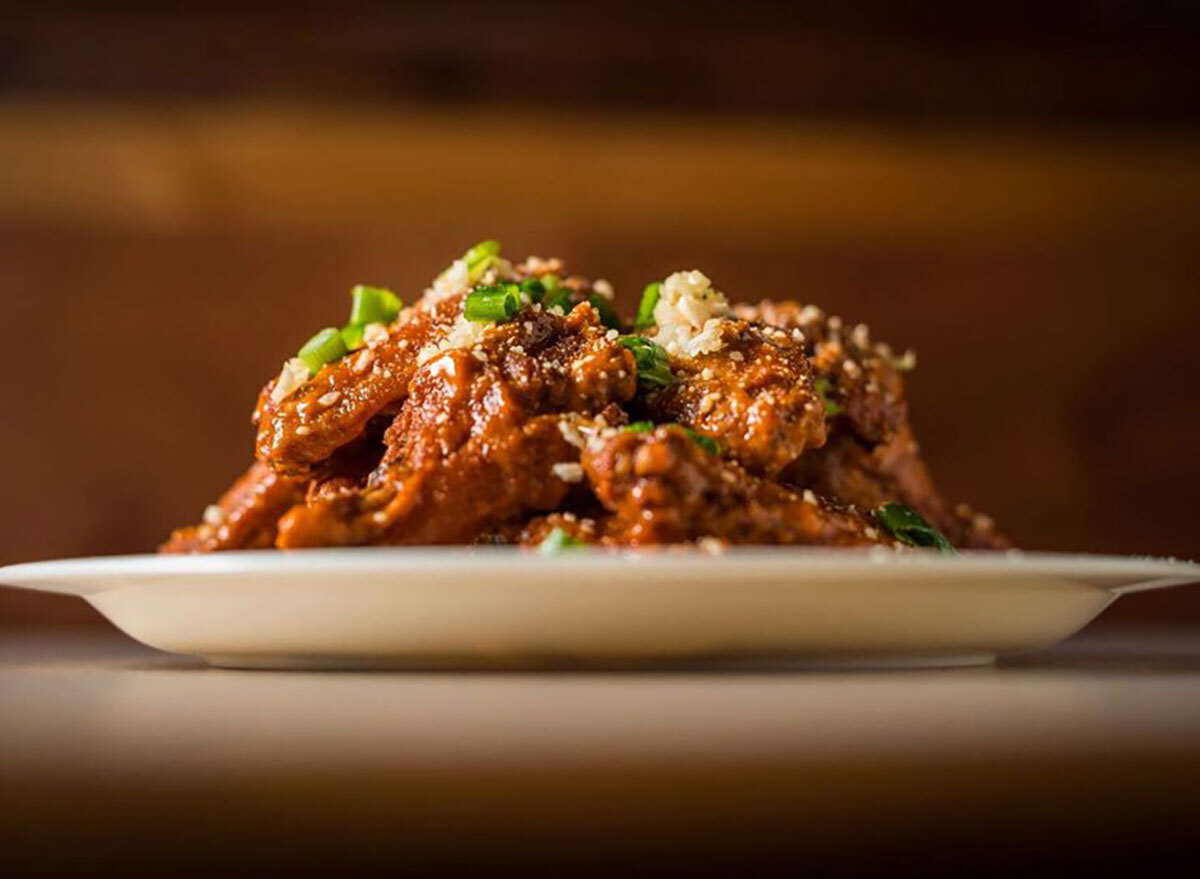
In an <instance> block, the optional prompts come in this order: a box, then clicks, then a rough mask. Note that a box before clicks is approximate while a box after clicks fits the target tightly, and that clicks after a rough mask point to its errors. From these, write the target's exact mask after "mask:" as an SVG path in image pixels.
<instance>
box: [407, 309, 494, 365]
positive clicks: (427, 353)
mask: <svg viewBox="0 0 1200 879" xmlns="http://www.w3.org/2000/svg"><path fill="white" fill-rule="evenodd" d="M491 326H492V324H487V323H476V322H475V321H470V320H467V319H466V318H465V317H463V316H462V315H461V314H460V315H459V316H458V319H457V320H456V321H455V322H454V325H453V326H452V327H450V332H448V333H446V335H445V336H444V337H443V338H442V340H441V341H439V342H431V343H430V344H428V345H426V346H425V347H424V348H422V349H421V351H420V353H418V354H417V364H418V365H422V366H423V365H424V364H426V363H428V362H429V361H430V360H433V359H434V358H435V357H437V356H438V355H439V354H442V353H443V352H445V351H452V350H454V349H456V348H473V347H474V346H475V345H478V344H479V343H480V342H482V341H483V337H484V336H485V335H486V334H487V331H488V329H489V328H490V327H491Z"/></svg>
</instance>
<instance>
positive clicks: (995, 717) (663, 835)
mask: <svg viewBox="0 0 1200 879" xmlns="http://www.w3.org/2000/svg"><path fill="white" fill-rule="evenodd" d="M1198 634H1200V633H1198V632H1195V631H1181V630H1168V631H1163V632H1157V633H1154V634H1150V633H1146V632H1142V633H1138V632H1132V631H1128V632H1122V631H1118V632H1108V633H1100V634H1095V635H1090V636H1089V635H1085V636H1082V637H1079V638H1076V639H1075V640H1073V641H1072V642H1069V643H1068V644H1066V645H1064V646H1062V647H1060V648H1058V649H1056V650H1054V651H1050V652H1047V653H1043V654H1039V655H1032V656H1027V657H1018V658H1015V659H1012V660H1010V661H1008V662H1006V663H1004V664H1003V665H1002V666H1001V667H998V668H985V669H963V670H947V671H914V672H887V673H876V672H850V673H805V672H770V673H762V672H736V671H731V672H725V673H711V672H706V673H632V674H628V673H627V674H617V673H578V672H576V673H567V674H544V673H528V674H511V673H485V674H463V673H432V674H431V673H419V674H396V673H361V674H340V673H269V672H233V671H219V670H213V669H209V668H206V667H204V666H202V665H200V664H198V663H195V662H192V661H190V660H186V659H180V658H175V657H170V656H166V655H163V654H158V653H155V652H153V651H150V650H149V649H146V648H142V647H140V646H138V645H136V644H134V643H132V642H130V641H127V640H125V639H123V638H120V637H119V636H116V635H112V636H99V637H96V636H88V637H86V638H83V637H79V636H74V637H73V636H71V635H69V634H61V633H58V634H55V633H36V632H35V633H31V634H26V635H12V634H8V635H5V636H3V637H2V638H0V872H4V874H5V875H25V874H27V873H28V872H31V871H32V870H33V869H34V868H37V869H39V870H41V871H43V872H50V873H54V872H59V871H61V872H71V873H72V874H77V873H78V872H88V871H89V870H96V871H108V870H119V871H121V872H125V873H127V874H128V875H141V874H143V873H145V872H149V871H153V872H156V873H159V874H162V875H178V874H185V873H186V874H192V873H194V874H205V875H242V874H247V875H249V874H254V875H260V876H261V875H266V874H268V873H269V874H270V875H279V874H288V873H291V874H309V873H311V874H319V875H350V874H371V873H377V872H379V870H380V868H386V870H387V871H388V872H398V871H399V872H402V871H406V870H407V871H410V872H415V873H419V874H422V875H425V874H429V873H445V872H461V871H466V872H470V871H473V870H478V871H480V872H486V873H488V874H489V875H494V874H495V873H497V872H505V871H506V870H508V869H513V870H519V871H520V872H521V873H522V875H532V874H547V875H564V874H571V875H578V874H579V873H581V872H582V873H587V874H595V875H605V874H607V875H611V874H613V873H614V872H616V873H620V874H621V875H629V874H630V873H631V872H636V873H650V874H657V875H661V874H662V873H663V872H665V871H672V872H673V870H672V869H670V868H679V869H681V870H686V871H687V872H688V873H690V874H696V873H707V872H714V873H716V872H722V871H725V870H729V869H734V868H736V870H737V871H738V872H740V873H742V874H744V873H745V872H748V871H751V868H754V869H755V870H757V869H758V868H764V869H765V868H766V867H768V866H775V867H777V866H778V865H780V864H784V865H788V866H790V867H792V868H795V869H796V870H803V871H804V872H806V873H807V872H814V871H815V873H817V874H824V873H828V872H830V871H839V870H840V871H846V872H852V873H861V872H868V873H874V872H879V873H888V874H889V875H896V874H901V875H903V874H904V873H906V872H910V871H911V872H914V873H920V874H922V875H930V874H936V873H941V872H954V873H956V874H958V875H978V874H979V873H980V872H989V871H990V870H991V869H996V870H1003V871H1011V870H1015V869H1024V868H1026V867H1028V866H1031V865H1037V866H1039V867H1048V866H1053V867H1054V868H1055V869H1056V870H1057V871H1058V872H1059V873H1062V872H1071V869H1070V868H1084V867H1086V868H1087V869H1088V870H1091V871H1093V875H1094V869H1095V867H1096V866H1098V865H1104V866H1109V867H1112V866H1122V867H1128V868H1131V869H1132V868H1135V867H1136V868H1137V869H1138V870H1139V871H1142V870H1145V869H1147V868H1148V867H1150V866H1154V865H1158V866H1163V865H1165V864H1166V863H1168V859H1170V858H1176V857H1179V856H1180V855H1186V854H1189V853H1192V852H1193V851H1194V850H1195V849H1196V847H1197V843H1196V835H1197V827H1196V819H1197V817H1200V638H1198V637H1197V635H1198ZM11 868H15V870H13V871H10V869H11ZM1181 875H1182V874H1181Z"/></svg>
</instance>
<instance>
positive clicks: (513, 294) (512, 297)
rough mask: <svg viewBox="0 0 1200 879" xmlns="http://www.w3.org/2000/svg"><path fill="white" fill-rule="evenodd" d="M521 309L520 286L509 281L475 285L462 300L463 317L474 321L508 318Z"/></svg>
mask: <svg viewBox="0 0 1200 879" xmlns="http://www.w3.org/2000/svg"><path fill="white" fill-rule="evenodd" d="M520 310H521V288H520V287H518V286H517V285H516V284H513V283H511V282H506V283H503V284H492V285H489V286H483V287H476V288H475V289H474V290H472V291H471V292H470V293H468V294H467V298H466V301H465V302H463V317H465V318H466V319H467V320H469V321H474V322H475V323H487V322H502V321H506V320H510V319H511V318H512V317H513V316H514V315H515V314H516V313H517V312H518V311H520Z"/></svg>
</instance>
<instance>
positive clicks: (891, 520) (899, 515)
mask: <svg viewBox="0 0 1200 879" xmlns="http://www.w3.org/2000/svg"><path fill="white" fill-rule="evenodd" d="M871 515H873V516H874V517H875V520H876V521H877V522H879V524H880V525H882V526H883V527H884V528H885V529H887V531H888V533H889V534H891V535H892V536H893V537H895V538H896V539H897V540H899V541H900V542H901V543H906V544H908V545H909V546H917V547H925V548H930V549H938V550H941V551H942V552H949V553H957V552H958V551H957V550H956V549H955V548H954V545H953V544H952V543H951V542H950V541H949V540H947V539H946V536H945V535H944V534H942V532H940V531H938V530H937V529H936V528H934V527H933V526H932V525H930V524H929V523H928V522H926V521H925V519H923V518H922V517H921V515H920V514H919V513H917V511H916V510H914V509H913V508H912V507H908V506H905V505H904V504H896V503H892V504H884V505H883V506H882V507H879V508H878V509H876V510H874V511H872V513H871Z"/></svg>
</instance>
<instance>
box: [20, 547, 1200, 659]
mask: <svg viewBox="0 0 1200 879" xmlns="http://www.w3.org/2000/svg"><path fill="white" fill-rule="evenodd" d="M1197 580H1200V565H1197V564H1193V563H1188V562H1177V561H1168V560H1153V559H1139V558H1120V557H1106V556H1066V555H1045V554H1038V553H968V554H965V555H962V556H958V557H954V556H942V555H935V554H931V553H914V554H910V555H895V554H893V553H891V552H857V551H850V550H844V551H830V550H800V549H786V550H783V549H744V550H733V551H730V552H726V553H724V554H720V555H706V554H702V553H699V552H643V553H630V552H622V553H611V554H610V553H602V552H587V553H571V552H567V553H562V554H559V555H557V556H539V555H537V554H531V553H523V552H519V551H517V550H513V549H509V548H486V549H483V548H481V549H373V548H372V549H341V550H305V551H298V552H277V551H273V550H264V551H257V552H229V553H217V554H214V555H207V556H153V555H147V556H124V557H114V558H97V559H72V560H68V561H54V562H37V563H34V564H25V565H13V566H10V567H6V568H0V583H5V584H8V585H12V586H19V587H24V588H29V589H38V590H42V591H46V592H58V593H65V594H69V595H80V596H82V597H83V598H85V599H87V600H88V601H89V602H91V603H92V605H94V606H95V607H96V608H97V609H98V610H99V611H100V612H101V613H102V614H104V615H105V616H106V617H108V618H109V619H110V620H112V622H113V623H115V624H116V625H117V626H118V627H120V628H121V629H122V630H124V631H125V632H127V633H128V634H129V635H131V636H132V637H134V638H137V639H138V640H139V641H143V642H145V643H146V644H149V645H151V646H152V647H157V648H159V649H161V650H167V651H171V652H174V653H186V654H194V655H197V656H201V657H204V658H205V659H206V660H208V661H209V662H210V663H212V664H214V665H221V666H233V667H241V668H383V667H393V668H395V667H407V668H431V667H443V668H451V667H456V668H498V667H508V668H513V667H542V668H545V667H574V666H589V665H593V666H594V665H664V664H666V665H674V664H682V665H714V664H715V665H725V666H735V665H746V664H761V663H769V664H779V663H786V664H802V665H814V666H831V667H845V666H931V665H932V666H937V665H970V664H982V663H987V662H991V661H992V660H993V659H995V657H996V655H997V654H999V653H1005V652H1009V651H1017V650H1030V649H1036V648H1039V647H1046V646H1049V645H1051V644H1054V643H1055V642H1057V641H1060V640H1062V639H1063V638H1066V637H1067V636H1068V635H1071V634H1072V633H1074V632H1076V631H1078V630H1079V629H1080V628H1082V627H1083V626H1085V625H1086V624H1087V623H1088V622H1089V621H1090V620H1091V619H1093V618H1094V617H1095V616H1096V615H1097V614H1098V613H1100V612H1101V611H1102V610H1104V608H1105V607H1107V606H1108V605H1109V604H1110V603H1111V602H1112V601H1113V600H1114V599H1116V598H1117V596H1119V595H1122V594H1124V593H1127V592H1135V591H1140V590H1145V589H1156V588H1161V587H1165V586H1174V585H1179V584H1182V583H1187V582H1192V581H1197Z"/></svg>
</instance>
